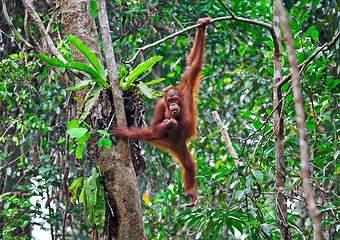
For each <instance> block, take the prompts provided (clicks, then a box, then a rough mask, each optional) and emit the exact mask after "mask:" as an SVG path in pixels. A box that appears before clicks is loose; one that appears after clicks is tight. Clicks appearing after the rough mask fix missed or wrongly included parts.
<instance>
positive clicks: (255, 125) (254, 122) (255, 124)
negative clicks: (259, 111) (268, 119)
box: [252, 119, 262, 130]
mask: <svg viewBox="0 0 340 240" xmlns="http://www.w3.org/2000/svg"><path fill="white" fill-rule="evenodd" d="M252 123H253V126H254V128H255V129H256V130H257V129H259V127H261V125H262V123H261V121H260V120H257V119H253V120H252Z"/></svg>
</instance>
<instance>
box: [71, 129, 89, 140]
mask: <svg viewBox="0 0 340 240" xmlns="http://www.w3.org/2000/svg"><path fill="white" fill-rule="evenodd" d="M87 131H88V130H87V128H82V127H77V128H71V129H69V130H68V131H67V133H68V134H69V135H70V136H72V137H76V138H80V137H82V136H83V135H84V134H85V133H87Z"/></svg>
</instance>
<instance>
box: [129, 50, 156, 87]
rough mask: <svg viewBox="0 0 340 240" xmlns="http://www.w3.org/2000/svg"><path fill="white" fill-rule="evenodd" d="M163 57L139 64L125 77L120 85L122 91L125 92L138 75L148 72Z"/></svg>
mask: <svg viewBox="0 0 340 240" xmlns="http://www.w3.org/2000/svg"><path fill="white" fill-rule="evenodd" d="M162 58H163V57H162V56H154V57H152V58H150V59H148V60H146V61H145V62H143V63H140V64H139V65H138V66H137V67H136V68H135V69H133V70H132V72H131V73H130V74H129V75H128V76H127V77H126V79H125V82H124V83H123V84H122V87H123V90H124V91H126V90H127V89H129V88H130V87H131V84H132V83H133V81H134V80H135V79H136V77H138V76H139V75H140V74H142V73H144V72H146V71H148V70H149V69H151V68H152V66H153V65H154V64H155V63H156V62H158V61H160V60H161V59H162Z"/></svg>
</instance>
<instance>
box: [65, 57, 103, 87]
mask: <svg viewBox="0 0 340 240" xmlns="http://www.w3.org/2000/svg"><path fill="white" fill-rule="evenodd" d="M65 67H69V68H74V69H77V70H80V71H84V72H87V73H88V74H90V75H91V79H92V80H93V81H95V82H97V83H98V84H100V85H102V86H103V87H107V86H109V84H108V83H107V82H106V81H105V80H104V78H102V77H101V76H100V75H99V74H98V73H97V72H96V70H94V69H93V68H91V67H89V66H87V65H86V64H84V63H80V62H71V63H68V64H67V65H66V66H65Z"/></svg>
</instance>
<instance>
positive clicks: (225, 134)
mask: <svg viewBox="0 0 340 240" xmlns="http://www.w3.org/2000/svg"><path fill="white" fill-rule="evenodd" d="M211 114H212V115H213V117H214V119H215V121H216V123H217V126H218V128H219V129H220V131H221V133H222V137H223V141H224V143H225V145H226V146H227V148H228V150H229V153H230V155H231V157H232V158H233V161H234V164H235V166H236V167H237V166H238V156H237V153H236V151H235V149H234V147H233V145H232V143H231V141H230V138H229V135H228V131H227V127H226V126H223V123H222V120H221V118H220V115H219V114H218V112H217V111H213V112H212V113H211Z"/></svg>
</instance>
